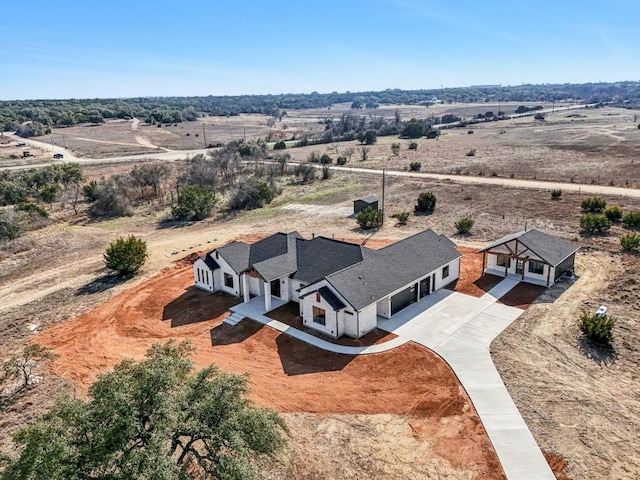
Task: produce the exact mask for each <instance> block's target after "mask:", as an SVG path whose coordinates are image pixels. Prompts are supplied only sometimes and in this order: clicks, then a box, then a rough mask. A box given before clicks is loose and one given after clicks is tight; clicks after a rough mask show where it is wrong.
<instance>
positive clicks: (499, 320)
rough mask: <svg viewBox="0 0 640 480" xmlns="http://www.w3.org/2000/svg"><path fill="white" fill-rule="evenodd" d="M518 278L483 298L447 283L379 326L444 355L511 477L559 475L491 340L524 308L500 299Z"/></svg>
mask: <svg viewBox="0 0 640 480" xmlns="http://www.w3.org/2000/svg"><path fill="white" fill-rule="evenodd" d="M517 283H518V282H517V281H514V280H511V279H505V280H503V281H502V282H500V283H499V284H498V285H496V286H495V287H494V288H493V289H492V290H491V291H490V292H488V294H486V295H484V296H483V297H482V298H476V297H472V296H469V295H464V294H461V293H457V292H452V291H450V290H446V289H442V290H439V291H437V292H435V293H434V294H432V295H429V296H427V297H425V298H423V299H421V300H420V302H418V303H414V304H413V305H410V306H409V307H407V308H405V309H404V310H402V311H401V312H398V313H397V314H396V315H394V316H393V318H391V319H388V320H386V319H382V318H379V319H378V328H380V329H382V330H386V331H388V332H392V333H395V334H396V335H398V336H399V337H402V338H408V339H411V340H412V341H414V342H416V343H419V344H421V345H424V346H425V347H428V348H430V349H431V350H433V351H434V352H436V353H437V354H438V355H440V356H441V357H442V358H443V359H444V360H445V361H446V362H447V363H448V364H449V366H451V368H452V370H453V371H454V372H455V374H456V375H457V377H458V379H459V380H460V383H461V384H462V386H463V387H464V389H465V390H466V391H467V394H468V395H469V397H470V398H471V401H472V402H473V405H474V407H475V409H476V411H477V412H478V416H479V417H480V420H481V421H482V424H483V425H484V428H485V430H486V431H487V434H488V435H489V439H490V440H491V443H492V444H493V446H494V448H495V451H496V453H497V455H498V458H499V459H500V463H501V464H502V468H503V469H504V472H505V474H506V476H507V479H508V480H555V475H554V474H553V472H552V471H551V469H550V468H549V465H548V463H547V461H546V460H545V458H544V456H543V455H542V452H541V451H540V448H539V447H538V444H537V443H536V441H535V439H534V438H533V435H531V432H530V431H529V428H528V427H527V425H526V423H525V422H524V420H523V418H522V416H521V415H520V412H519V411H518V409H517V407H516V405H515V404H514V403H513V399H512V398H511V396H510V395H509V392H508V391H507V389H506V387H505V386H504V383H503V382H502V379H501V378H500V375H499V374H498V371H497V370H496V368H495V366H494V364H493V361H492V360H491V355H490V352H489V346H490V344H491V341H492V340H493V339H494V338H495V337H496V336H498V335H499V334H500V332H502V331H503V330H504V329H505V328H506V327H508V326H509V325H510V324H511V323H512V322H513V321H514V320H515V319H516V318H518V317H519V316H520V315H521V314H522V313H523V310H520V309H519V308H514V307H509V306H506V305H502V304H500V303H496V300H497V299H499V298H500V297H501V296H503V295H504V294H505V293H507V292H508V291H509V290H510V289H511V288H513V287H514V286H515V285H516V284H517Z"/></svg>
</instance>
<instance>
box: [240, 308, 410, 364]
mask: <svg viewBox="0 0 640 480" xmlns="http://www.w3.org/2000/svg"><path fill="white" fill-rule="evenodd" d="M230 310H231V311H232V312H233V315H231V318H232V320H231V321H230V322H227V323H229V324H230V325H235V324H236V323H237V321H236V320H237V319H241V317H242V318H243V317H248V318H250V319H251V320H254V321H256V322H258V323H261V324H262V325H267V326H268V327H271V328H273V329H274V330H277V331H279V332H281V333H284V334H286V335H289V336H291V337H293V338H297V339H298V340H302V341H303V342H306V343H308V344H309V345H313V346H314V347H318V348H320V349H322V350H327V351H329V352H334V353H342V354H344V355H367V354H370V353H381V352H386V351H387V350H393V349H394V348H398V347H399V346H400V345H404V344H405V343H407V342H409V341H411V339H410V338H405V337H400V336H398V337H396V338H394V339H392V340H389V341H387V342H383V343H378V344H376V345H371V346H369V347H348V346H346V345H337V344H335V343H332V342H329V341H327V340H323V339H322V338H318V337H316V336H314V335H311V334H309V333H306V332H303V331H302V330H299V329H297V328H294V327H291V326H289V325H287V324H286V323H282V322H280V321H278V320H274V319H273V318H269V317H267V316H265V315H264V314H263V312H264V308H260V307H258V306H256V305H252V304H251V303H240V304H238V305H236V306H234V307H231V308H230Z"/></svg>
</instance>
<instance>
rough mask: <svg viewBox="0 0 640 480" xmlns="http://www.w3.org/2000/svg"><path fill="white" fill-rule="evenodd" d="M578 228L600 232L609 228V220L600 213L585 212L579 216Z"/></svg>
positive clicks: (589, 231)
mask: <svg viewBox="0 0 640 480" xmlns="http://www.w3.org/2000/svg"><path fill="white" fill-rule="evenodd" d="M580 228H582V229H583V230H584V231H585V232H588V233H602V232H606V231H607V230H609V229H610V228H611V222H610V221H609V220H608V219H607V217H605V216H604V214H602V213H587V214H585V215H582V216H581V217H580Z"/></svg>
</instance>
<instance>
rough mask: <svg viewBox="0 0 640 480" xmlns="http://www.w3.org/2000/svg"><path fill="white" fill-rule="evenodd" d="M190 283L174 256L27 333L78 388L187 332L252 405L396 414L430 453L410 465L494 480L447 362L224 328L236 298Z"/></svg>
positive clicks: (252, 328) (248, 326)
mask: <svg viewBox="0 0 640 480" xmlns="http://www.w3.org/2000/svg"><path fill="white" fill-rule="evenodd" d="M192 283H193V278H192V270H191V266H190V265H189V264H187V265H184V262H179V263H178V264H176V265H174V266H173V267H168V268H166V269H165V270H164V271H163V272H162V273H161V274H159V275H157V276H156V277H154V278H152V279H150V280H149V281H147V282H144V283H142V284H140V285H138V286H136V287H133V288H131V289H129V290H126V291H124V292H122V293H121V294H119V295H118V296H116V297H114V298H112V299H111V300H109V301H107V302H105V303H104V304H102V305H100V306H98V307H96V308H95V309H94V310H92V311H91V312H89V313H87V314H84V315H81V316H80V317H78V318H76V319H73V320H70V321H67V322H65V323H62V324H59V325H56V326H54V327H52V328H49V329H47V330H45V331H44V332H42V333H40V334H38V335H36V336H35V337H34V338H33V341H35V342H38V343H40V344H42V345H45V346H48V347H50V348H52V349H53V351H54V352H55V353H56V355H57V358H56V360H55V361H53V362H52V363H51V364H50V370H51V371H52V373H54V374H55V375H57V376H60V377H62V378H66V379H72V380H74V381H75V382H76V383H77V384H78V385H79V386H80V387H81V389H82V390H83V391H84V390H85V389H86V387H87V386H88V385H90V384H91V383H92V382H93V381H94V380H95V377H96V375H97V374H99V373H100V372H103V371H105V370H108V369H110V368H111V367H113V366H114V365H115V364H116V363H117V362H119V361H121V360H122V359H125V358H141V357H142V356H143V354H144V352H145V350H146V349H147V348H148V347H149V346H150V345H151V344H152V343H154V342H159V341H163V340H166V339H169V338H178V339H181V338H189V339H190V340H191V341H192V342H193V343H194V345H195V346H196V348H197V352H196V355H195V357H194V361H195V363H196V365H197V366H198V367H202V366H205V365H208V364H210V363H215V364H216V365H218V366H220V367H221V368H222V369H224V370H228V371H232V372H236V373H245V372H248V373H249V374H250V375H251V387H252V391H251V396H252V398H253V399H254V400H255V401H256V403H258V404H260V405H264V406H269V407H273V408H276V409H278V410H279V411H281V412H307V413H315V414H321V415H325V414H330V415H336V414H347V415H363V414H375V415H380V414H387V415H395V416H398V415H400V416H401V417H398V419H397V420H396V419H391V418H389V417H387V418H388V420H387V422H390V423H392V424H394V423H395V424H396V425H397V426H396V428H401V427H402V425H401V424H402V423H404V425H405V426H404V427H402V428H403V429H404V437H405V440H403V442H409V444H411V445H413V446H415V444H416V442H417V443H419V444H421V445H420V449H421V450H422V451H423V452H424V453H427V452H429V453H430V454H429V455H425V460H426V465H425V464H423V463H421V462H419V461H418V460H417V459H416V462H417V463H416V466H413V467H411V470H412V471H413V472H421V471H423V469H425V468H435V467H432V466H431V465H433V463H434V462H433V461H432V459H434V458H435V459H436V460H437V461H436V462H435V463H436V464H437V463H439V462H440V461H441V460H445V461H446V462H445V463H446V464H447V465H446V469H445V470H444V471H442V472H441V473H450V472H453V471H458V472H459V473H461V474H462V475H467V476H468V477H460V478H478V479H479V478H503V475H502V472H501V469H500V467H499V463H498V462H497V458H496V456H495V453H494V452H493V449H492V448H491V445H490V442H489V440H488V438H487V437H486V434H485V432H484V429H483V428H482V425H481V423H480V422H479V420H478V418H477V415H476V414H475V411H474V409H473V406H472V404H471V402H470V401H469V399H468V397H467V396H466V394H465V393H464V390H463V389H462V387H461V386H460V384H459V383H458V381H457V379H456V378H455V375H454V374H453V372H452V371H451V370H450V369H449V367H448V366H447V365H446V364H445V363H444V362H443V361H442V360H441V359H440V358H439V357H437V356H436V355H435V354H433V353H432V352H430V351H429V350H427V349H425V348H423V347H419V346H417V345H414V344H407V345H404V346H402V347H400V348H399V349H397V350H394V351H392V352H387V353H384V354H380V355H367V356H356V357H353V356H347V355H339V354H333V353H330V352H325V351H322V350H318V349H316V348H314V347H311V346H309V345H307V344H304V343H302V342H299V341H297V340H295V339H292V338H291V337H288V336H285V335H280V334H278V333H277V332H275V331H274V330H271V329H269V328H267V327H262V326H261V325H258V324H256V323H254V322H251V321H248V320H243V321H242V322H241V323H240V324H238V325H237V326H235V327H230V326H228V325H226V324H223V323H222V320H223V319H224V318H225V317H226V316H227V315H228V311H227V309H228V308H229V306H230V305H232V304H234V303H235V302H237V301H238V300H237V299H235V298H233V297H229V296H224V295H211V294H208V293H205V292H202V291H200V290H197V289H195V288H194V287H193V286H192ZM402 417H404V420H399V419H400V418H402ZM317 421H322V420H321V417H317ZM397 422H400V424H398V423H397ZM365 423H367V422H365ZM368 423H370V422H368ZM377 428H382V427H377ZM294 435H295V434H294ZM351 435H352V434H351V433H350V432H349V438H351ZM334 440H337V438H336V439H334ZM367 443H368V442H367ZM370 448H371V446H370ZM411 448H412V449H413V447H411ZM407 454H408V451H403V450H402V449H401V455H407ZM377 468H382V467H381V466H378V467H377ZM384 468H390V467H389V466H384ZM404 468H408V466H406V465H405V467H404ZM376 471H378V470H376ZM414 474H415V473H414ZM372 475H373V472H372ZM358 478H360V477H358ZM365 478H367V477H365ZM370 478H376V476H375V475H373V476H371V477H370ZM390 478H393V477H390Z"/></svg>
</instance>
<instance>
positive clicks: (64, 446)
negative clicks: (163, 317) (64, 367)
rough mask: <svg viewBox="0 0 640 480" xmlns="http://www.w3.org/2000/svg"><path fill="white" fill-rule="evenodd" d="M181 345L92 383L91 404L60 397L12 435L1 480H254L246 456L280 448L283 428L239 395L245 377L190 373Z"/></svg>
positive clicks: (160, 348) (158, 348) (158, 349)
mask: <svg viewBox="0 0 640 480" xmlns="http://www.w3.org/2000/svg"><path fill="white" fill-rule="evenodd" d="M191 350H192V349H191V347H190V345H189V344H188V343H187V342H182V343H180V344H176V343H174V342H168V343H166V344H164V345H154V346H153V347H152V348H151V349H150V350H149V351H148V352H147V358H146V359H145V360H143V361H141V362H137V363H136V362H133V361H124V362H122V363H121V364H119V365H118V366H116V367H115V369H114V371H113V372H111V373H107V374H103V375H101V376H100V377H98V380H97V381H96V383H94V384H93V385H92V386H91V388H90V389H89V398H88V400H81V399H64V400H60V401H58V403H57V404H56V406H55V407H54V408H53V410H52V411H51V412H49V413H48V414H46V415H44V416H43V417H41V418H40V419H38V420H37V421H35V422H34V423H33V424H31V425H29V426H28V427H26V428H24V429H22V430H20V431H19V432H18V433H17V434H16V435H15V437H14V440H15V441H16V443H17V444H18V445H20V446H21V447H22V449H21V452H20V456H19V457H18V458H17V459H15V460H13V461H10V462H9V465H8V466H7V468H6V469H5V471H4V473H2V474H0V479H2V480H9V479H18V478H19V479H22V480H37V479H43V478H46V479H49V480H80V479H83V480H84V479H136V480H187V479H191V478H194V479H195V478H198V479H201V478H212V479H217V480H227V479H229V480H231V479H233V480H241V479H242V480H244V479H248V480H250V479H252V478H255V470H254V468H253V467H252V459H254V458H255V457H256V456H258V455H265V454H272V453H274V452H275V451H277V450H278V449H279V448H280V447H282V446H283V444H284V439H283V436H282V428H284V422H283V421H282V419H281V418H280V417H279V416H278V415H277V414H276V413H274V412H271V411H268V410H265V409H260V408H256V407H254V406H252V405H251V403H250V402H249V400H247V398H246V394H247V392H248V387H247V378H246V377H245V376H239V375H233V374H227V373H223V372H221V371H220V370H218V369H217V368H216V367H215V366H210V367H207V368H205V369H203V370H201V371H199V372H195V371H194V367H193V363H192V362H191V361H190V360H189V359H188V357H187V356H188V354H189V353H190V351H191Z"/></svg>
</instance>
